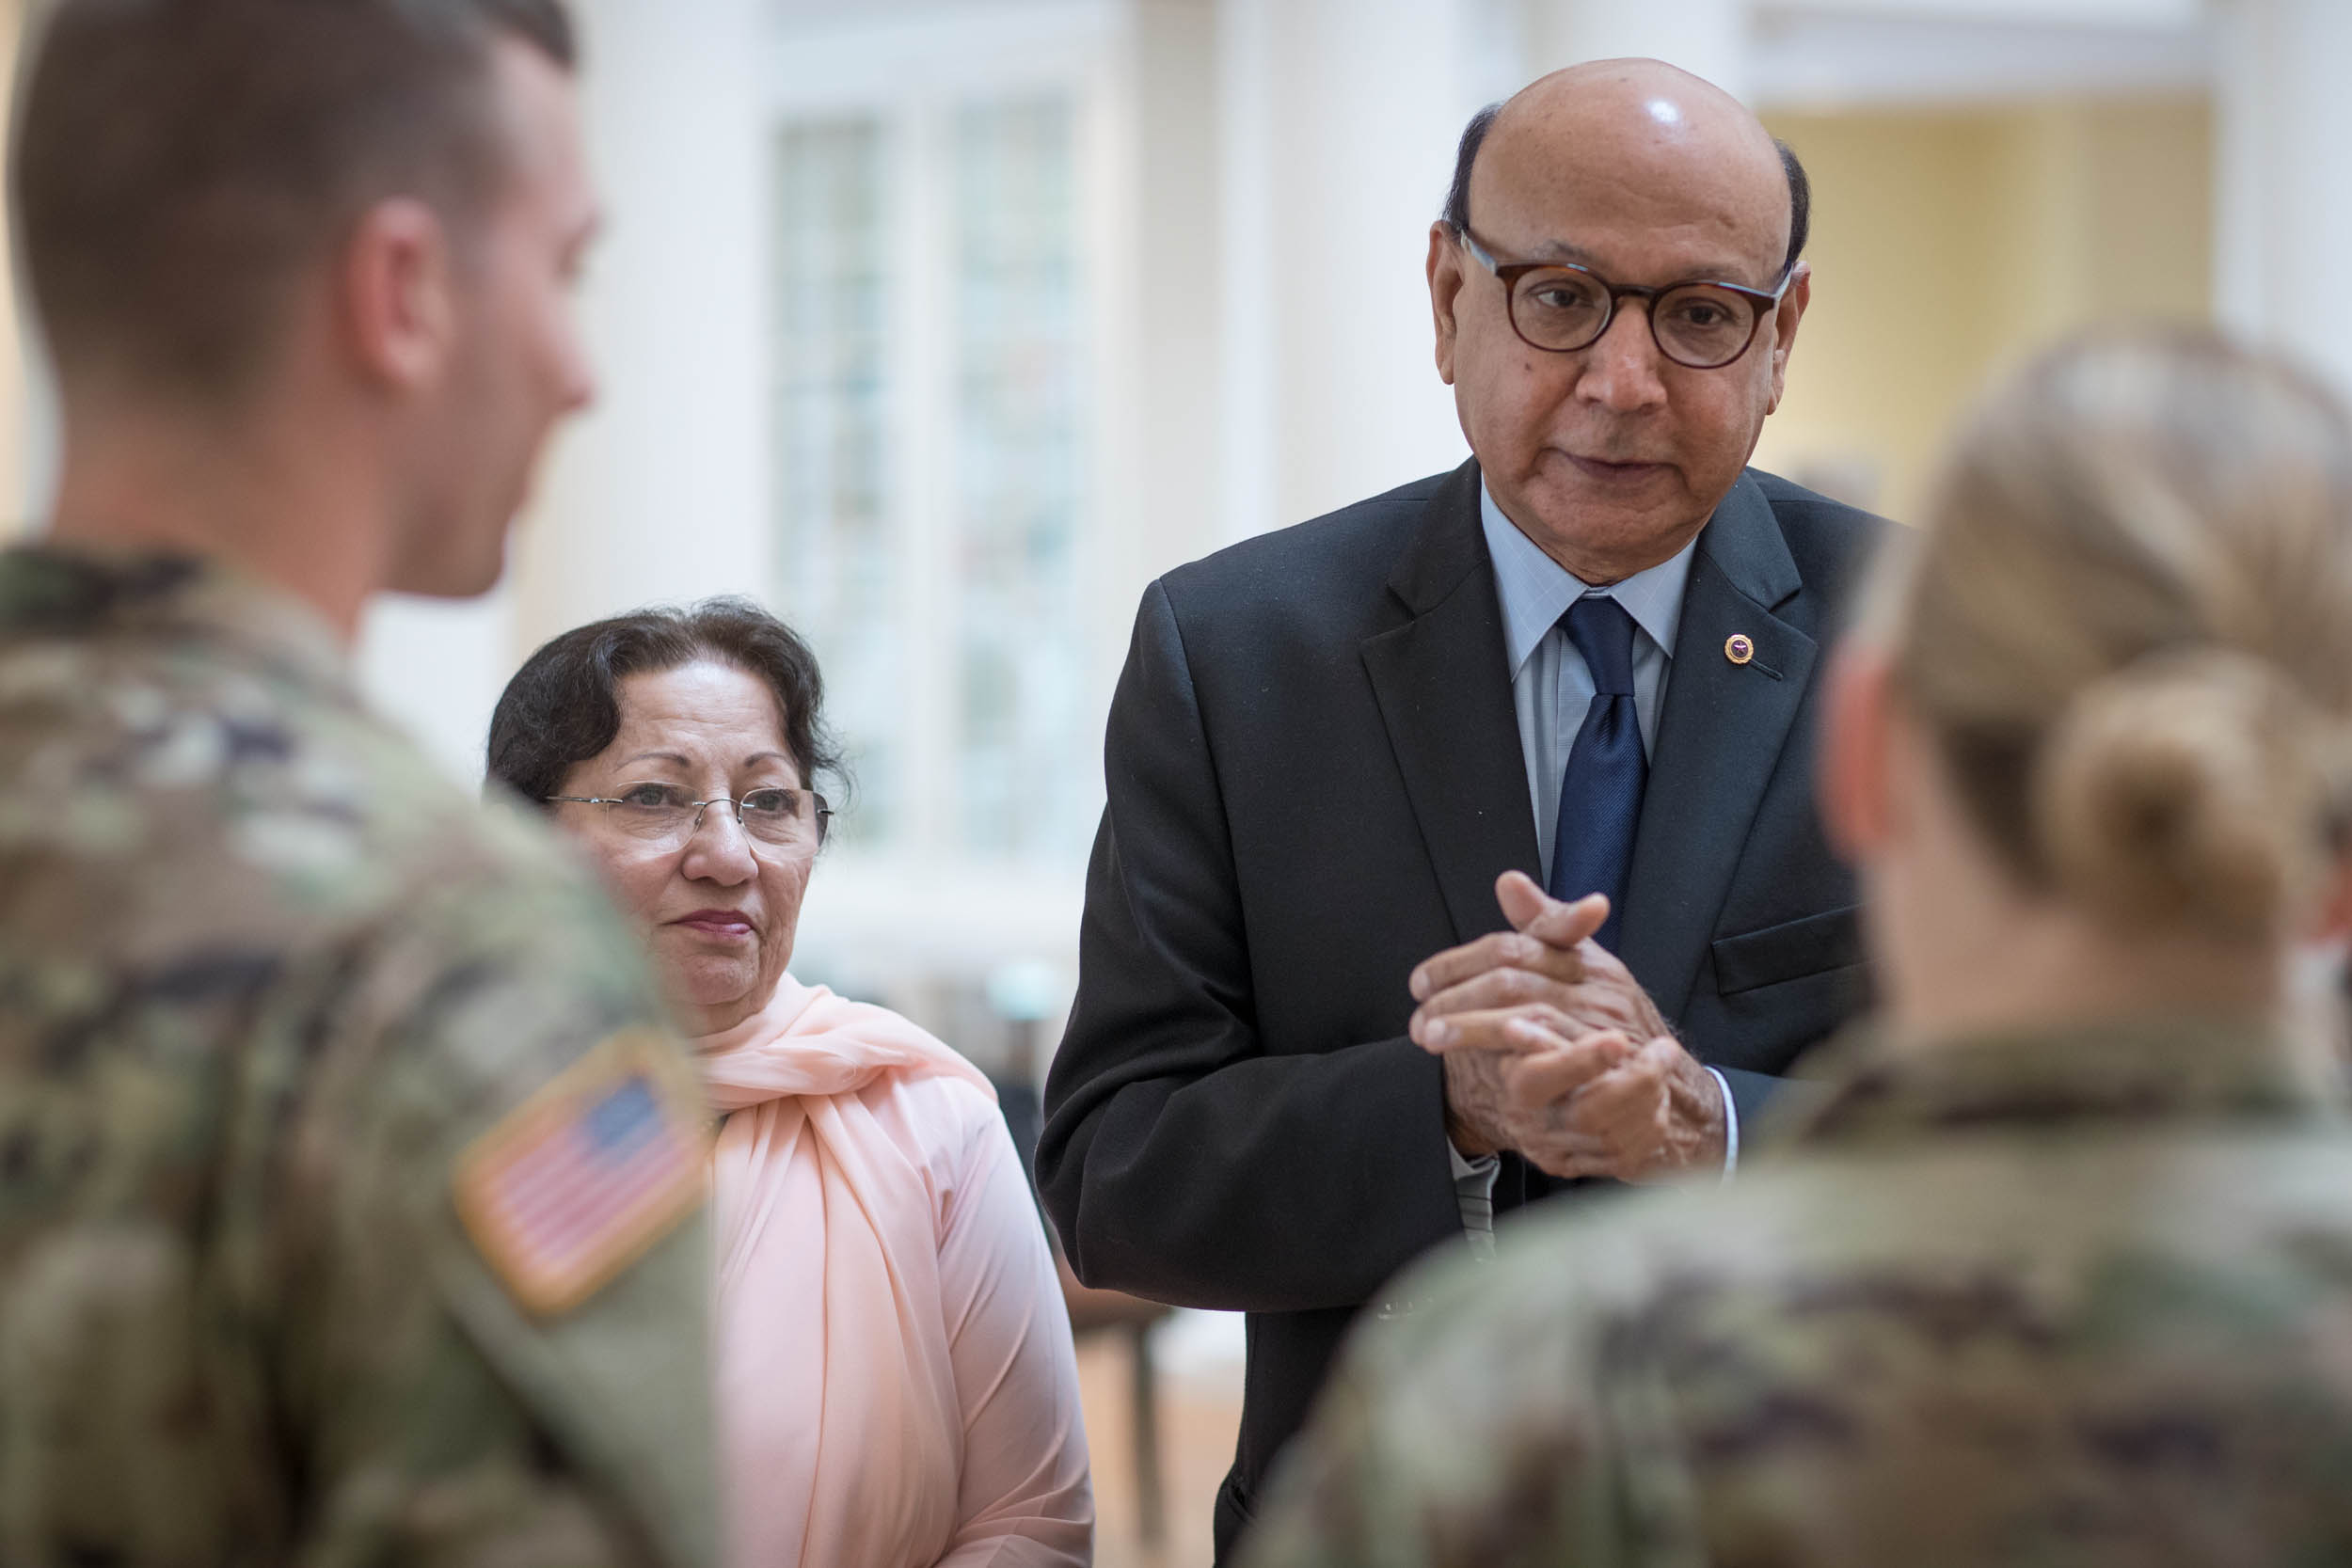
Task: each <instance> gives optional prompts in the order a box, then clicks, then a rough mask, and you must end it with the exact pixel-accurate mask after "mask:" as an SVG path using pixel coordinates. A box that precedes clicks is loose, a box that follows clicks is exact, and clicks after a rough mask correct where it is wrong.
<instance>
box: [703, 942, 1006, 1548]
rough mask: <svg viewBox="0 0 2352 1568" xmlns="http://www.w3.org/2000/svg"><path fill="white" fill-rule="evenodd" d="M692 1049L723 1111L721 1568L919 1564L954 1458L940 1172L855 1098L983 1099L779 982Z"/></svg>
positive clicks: (917, 1048)
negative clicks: (900, 1087)
mask: <svg viewBox="0 0 2352 1568" xmlns="http://www.w3.org/2000/svg"><path fill="white" fill-rule="evenodd" d="M695 1046H696V1051H697V1054H698V1057H699V1059H700V1064H701V1067H702V1070H703V1078H704V1082H705V1085H707V1090H708V1093H709V1096H710V1101H711V1104H712V1106H713V1107H714V1108H715V1109H717V1110H719V1111H721V1112H723V1113H731V1114H730V1115H729V1116H728V1119H727V1121H726V1124H725V1126H724V1127H723V1129H722V1130H721V1131H720V1133H719V1139H718V1145H717V1148H716V1150H715V1152H714V1154H713V1156H712V1160H713V1197H712V1202H713V1207H714V1218H715V1221H716V1228H717V1231H718V1243H719V1291H718V1297H719V1308H718V1309H719V1316H720V1325H719V1357H720V1359H719V1372H720V1389H719V1396H720V1397H719V1404H720V1415H721V1420H722V1426H723V1432H722V1436H723V1439H724V1449H725V1452H726V1463H727V1471H728V1476H729V1480H730V1482H731V1487H730V1497H729V1498H728V1503H727V1513H728V1524H729V1532H730V1537H731V1544H730V1554H731V1559H732V1560H734V1561H737V1562H754V1561H756V1562H761V1563H773V1562H794V1561H798V1562H801V1563H805V1564H817V1563H825V1564H834V1563H840V1564H850V1563H858V1564H909V1563H916V1562H930V1561H931V1560H934V1559H935V1558H936V1557H937V1556H938V1554H939V1552H940V1550H941V1548H942V1545H943V1544H945V1543H946V1541H947V1540H948V1539H949V1537H950V1536H951V1535H952V1534H953V1533H954V1531H955V1528H956V1523H957V1521H956V1511H957V1495H958V1482H959V1475H960V1470H961V1463H962V1458H963V1455H962V1447H963V1445H962V1440H961V1439H962V1432H963V1418H962V1414H961V1410H960V1407H959V1404H958V1397H957V1390H956V1383H955V1374H954V1370H953V1368H952V1366H951V1365H950V1361H949V1355H948V1345H947V1341H946V1337H945V1335H944V1334H943V1332H942V1329H941V1326H940V1319H941V1308H940V1288H939V1244H940V1233H939V1228H938V1216H939V1207H938V1198H939V1194H938V1193H937V1191H936V1190H935V1188H936V1173H935V1171H934V1170H933V1169H932V1168H931V1167H930V1165H929V1164H926V1163H925V1161H924V1160H923V1159H922V1157H921V1155H920V1153H919V1152H918V1151H912V1150H910V1148H909V1147H908V1144H909V1139H908V1137H907V1134H906V1130H905V1128H904V1126H903V1125H900V1124H898V1122H897V1121H896V1120H895V1119H894V1118H892V1117H890V1116H889V1114H888V1106H889V1101H888V1098H887V1097H886V1096H884V1097H877V1096H874V1095H872V1094H869V1093H866V1092H865V1091H867V1090H869V1089H871V1088H873V1087H874V1086H875V1085H878V1084H880V1083H882V1080H884V1079H885V1078H888V1077H890V1076H893V1075H897V1076H898V1077H901V1078H920V1077H947V1078H958V1079H961V1080H963V1081H964V1082H966V1083H968V1084H970V1085H972V1086H973V1087H975V1088H977V1089H978V1090H979V1091H980V1092H981V1093H983V1094H985V1095H987V1096H988V1097H989V1099H990V1101H992V1102H993V1101H994V1099H995V1094H994V1091H993V1089H991V1088H990V1087H989V1084H988V1080H987V1079H985V1078H983V1077H982V1076H981V1075H980V1074H979V1072H978V1071H977V1069H974V1068H973V1067H972V1065H971V1064H970V1063H968V1062H966V1061H965V1060H964V1059H963V1058H962V1057H961V1056H959V1055H957V1054H956V1053H954V1052H953V1051H950V1050H949V1049H948V1048H947V1047H946V1046H945V1045H943V1044H941V1043H940V1042H939V1041H938V1040H936V1039H933V1038H932V1037H930V1035H928V1034H926V1033H924V1032H923V1031H922V1030H920V1029H918V1028H916V1027H915V1026H914V1024H912V1023H910V1022H907V1021H906V1020H905V1019H902V1018H900V1017H898V1015H897V1014H896V1013H892V1012H889V1011H886V1010H885V1009H883V1008H881V1007H874V1006H866V1005H865V1004H862V1003H855V1002H847V1001H844V1000H842V999H841V998H840V997H837V996H835V995H834V994H833V993H832V992H831V991H829V990H824V989H823V988H822V987H818V988H814V989H812V988H809V987H805V986H803V985H801V984H799V983H798V982H796V981H794V980H793V979H792V978H791V977H790V976H789V975H787V976H785V977H784V979H783V980H782V981H781V982H780V983H779V985H778V986H777V988H776V994H775V996H774V997H773V998H772V999H771V1001H770V1002H769V1004H768V1006H766V1007H764V1008H763V1009H761V1010H760V1011H759V1012H758V1013H756V1014H755V1015H754V1016H753V1017H751V1018H749V1019H747V1020H745V1021H744V1022H742V1023H740V1024H738V1025H737V1026H736V1027H735V1028H733V1029H729V1030H726V1031H724V1032H723V1033H721V1034H717V1035H709V1036H705V1037H703V1038H701V1039H700V1040H697V1041H696V1042H695ZM771 1317H772V1318H773V1319H774V1321H772V1322H771V1321H766V1320H767V1319H769V1318H771Z"/></svg>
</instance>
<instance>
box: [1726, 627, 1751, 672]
mask: <svg viewBox="0 0 2352 1568" xmlns="http://www.w3.org/2000/svg"><path fill="white" fill-rule="evenodd" d="M1724 657H1725V658H1727V659H1729V660H1731V662H1732V663H1734V664H1745V663H1747V662H1748V661H1749V660H1750V659H1752V658H1754V657H1756V640H1755V639H1754V638H1752V637H1750V636H1749V635H1748V634H1747V633H1746V632H1743V631H1735V632H1733V633H1732V634H1731V635H1730V636H1729V637H1728V638H1726V639H1724Z"/></svg>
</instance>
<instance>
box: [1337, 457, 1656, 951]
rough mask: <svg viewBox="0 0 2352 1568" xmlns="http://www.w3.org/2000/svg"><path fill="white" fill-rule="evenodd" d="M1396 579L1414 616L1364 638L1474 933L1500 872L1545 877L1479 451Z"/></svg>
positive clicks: (1397, 746) (1415, 800)
mask: <svg viewBox="0 0 2352 1568" xmlns="http://www.w3.org/2000/svg"><path fill="white" fill-rule="evenodd" d="M1389 588H1390V591H1391V593H1393V594H1395V595H1396V596H1397V598H1398V599H1399V600H1401V601H1402V602H1403V604H1404V606H1405V608H1406V610H1407V611H1409V612H1410V613H1411V616H1412V618H1411V619H1410V620H1408V621H1406V623H1405V624H1404V625H1402V626H1396V627H1393V628H1391V629H1390V630H1388V631H1385V632H1380V633H1378V634H1376V635H1375V636H1373V637H1369V638H1367V639H1365V640H1364V642H1363V644H1362V655H1363V660H1364V670H1365V673H1367V674H1368V675H1369V676H1370V677H1371V680H1372V688H1373V693H1374V695H1375V698H1376V700H1377V701H1378V703H1379V705H1380V717H1381V720H1382V721H1383V722H1384V723H1385V724H1386V725H1387V726H1388V732H1389V743H1390V746H1391V748H1392V749H1393V751H1394V752H1395V753H1396V764H1397V768H1398V771H1399V772H1401V773H1402V774H1403V775H1404V779H1405V792H1406V798H1407V799H1408V800H1410V801H1411V802H1412V807H1413V816H1414V818H1415V820H1416V822H1417V823H1418V824H1419V826H1420V828H1421V833H1422V843H1423V844H1424V845H1425V846H1426V847H1427V848H1428V851H1429V859H1430V863H1431V865H1432V866H1433V867H1434V868H1435V870H1436V872H1437V877H1438V886H1439V888H1440V890H1441V891H1442V893H1443V895H1444V897H1445V905H1446V912H1447V914H1448V915H1449V916H1450V917H1452V920H1453V922H1454V938H1455V940H1456V941H1458V942H1469V941H1470V940H1472V939H1473V938H1476V937H1479V936H1483V935H1485V934H1486V932H1488V931H1494V930H1500V929H1501V928H1502V926H1503V924H1504V922H1503V918H1502V911H1501V910H1500V909H1498V908H1497V907H1496V904H1495V879H1496V878H1497V877H1499V876H1501V875H1502V873H1503V872H1504V871H1506V870H1509V869H1510V868H1511V867H1513V866H1517V867H1518V868H1519V869H1520V870H1522V871H1525V872H1527V873H1528V874H1529V875H1531V876H1534V877H1537V878H1538V879H1540V878H1541V872H1540V871H1539V869H1538V860H1537V855H1536V847H1535V813H1534V806H1533V805H1532V804H1530V803H1529V800H1528V797H1527V771H1526V765H1525V763H1524V761H1523V760H1522V757H1521V752H1520V749H1519V732H1518V714H1517V713H1516V712H1515V711H1514V710H1513V708H1512V705H1511V673H1510V671H1509V669H1507V668H1506V663H1507V659H1508V657H1509V656H1508V654H1507V652H1506V650H1505V648H1504V644H1503V634H1502V605H1501V603H1500V602H1499V600H1498V599H1497V598H1496V595H1495V584H1494V570H1493V566H1492V563H1491V562H1489V561H1488V560H1487V557H1486V539H1485V537H1484V534H1483V533H1482V531H1481V529H1480V526H1479V515H1478V467H1477V465H1476V464H1475V463H1466V464H1464V465H1463V466H1462V467H1460V468H1457V469H1456V470H1454V476H1453V478H1451V479H1450V480H1448V481H1447V482H1446V483H1445V484H1444V485H1443V486H1442V487H1441V488H1440V489H1439V490H1438V493H1437V494H1436V495H1435V496H1433V497H1432V498H1431V499H1430V502H1429V511H1428V515H1427V517H1426V519H1425V520H1424V521H1423V523H1422V528H1421V531H1420V532H1419V533H1418V534H1416V535H1415V536H1414V540H1413V543H1412V545H1411V546H1409V547H1408V548H1407V549H1406V552H1405V553H1404V555H1403V556H1401V557H1400V558H1399V559H1398V562H1397V565H1396V569H1395V570H1394V571H1393V572H1391V574H1390V578H1389ZM1670 689H1671V688H1670Z"/></svg>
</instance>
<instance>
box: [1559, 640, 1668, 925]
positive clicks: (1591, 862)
mask: <svg viewBox="0 0 2352 1568" xmlns="http://www.w3.org/2000/svg"><path fill="white" fill-rule="evenodd" d="M1560 625H1561V627H1562V628H1563V629H1564V630H1565V631H1566V632H1567V634H1568V641H1571V642H1573V643H1575V644H1576V651H1577V652H1578V653H1580V654H1582V655H1583V656H1584V667H1585V668H1586V669H1587V670H1589V671H1591V672H1592V674H1593V705H1592V706H1591V707H1588V708H1586V709H1585V710H1584V723H1583V727H1582V728H1581V729H1579V730H1578V731H1577V732H1576V744H1575V745H1574V746H1572V747H1570V748H1569V749H1568V766H1567V770H1566V771H1565V773H1563V774H1562V775H1561V777H1560V816H1559V818H1558V821H1557V823H1556V825H1555V826H1554V829H1553V832H1552V839H1551V887H1550V890H1549V891H1550V893H1551V895H1552V896H1553V897H1554V898H1571V899H1572V898H1581V897H1583V896H1584V895H1586V894H1588V893H1605V894H1607V895H1609V919H1608V921H1607V922H1606V923H1605V924H1604V925H1602V927H1601V928H1600V930H1599V932H1598V933H1597V936H1596V940H1597V941H1598V942H1599V943H1600V944H1601V945H1602V946H1603V947H1606V948H1608V949H1609V950H1610V951H1611V952H1615V951H1616V948H1617V931H1618V928H1619V927H1621V926H1623V924H1624V915H1625V875H1626V868H1627V866H1628V865H1629V863H1631V862H1632V859H1633V829H1634V825H1635V824H1636V823H1637V822H1639V821H1640V820H1641V816H1642V785H1643V784H1644V783H1645V781H1646V780H1647V779H1648V777H1649V762H1648V759H1647V758H1645V757H1644V756H1643V755H1642V724H1641V721H1640V720H1639V719H1638V718H1637V717H1636V716H1635V714H1634V711H1633V617H1632V616H1630V615H1628V614H1627V613H1626V612H1625V607H1624V606H1623V605H1620V604H1619V603H1617V601H1616V600H1614V599H1613V598H1593V597H1589V596H1588V597H1585V598H1581V599H1579V600H1577V601H1576V603H1574V604H1572V605H1570V606H1569V607H1568V612H1567V613H1566V614H1565V615H1563V616H1562V617H1561V618H1560Z"/></svg>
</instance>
